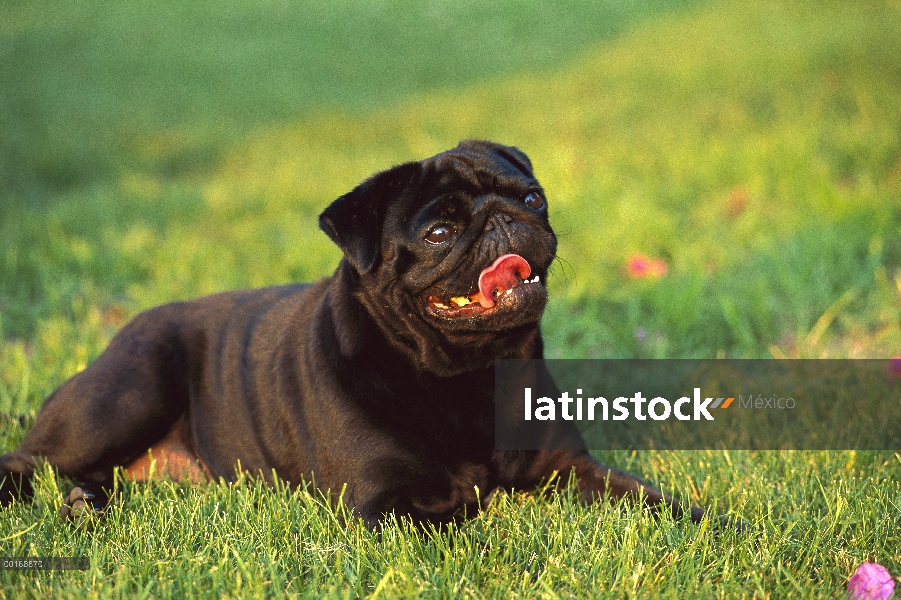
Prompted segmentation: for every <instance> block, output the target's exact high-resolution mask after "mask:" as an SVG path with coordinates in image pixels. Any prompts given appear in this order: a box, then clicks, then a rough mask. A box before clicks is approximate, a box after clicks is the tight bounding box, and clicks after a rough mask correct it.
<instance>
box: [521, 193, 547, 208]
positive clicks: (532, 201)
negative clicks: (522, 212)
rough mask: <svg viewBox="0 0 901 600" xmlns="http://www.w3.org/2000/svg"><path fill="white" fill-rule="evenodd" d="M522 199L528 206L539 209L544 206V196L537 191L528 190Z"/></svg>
mask: <svg viewBox="0 0 901 600" xmlns="http://www.w3.org/2000/svg"><path fill="white" fill-rule="evenodd" d="M522 201H523V202H524V203H525V205H526V206H528V207H529V208H534V209H539V208H541V207H542V206H544V198H542V197H541V194H539V193H538V192H529V193H528V194H526V197H525V198H523V200H522Z"/></svg>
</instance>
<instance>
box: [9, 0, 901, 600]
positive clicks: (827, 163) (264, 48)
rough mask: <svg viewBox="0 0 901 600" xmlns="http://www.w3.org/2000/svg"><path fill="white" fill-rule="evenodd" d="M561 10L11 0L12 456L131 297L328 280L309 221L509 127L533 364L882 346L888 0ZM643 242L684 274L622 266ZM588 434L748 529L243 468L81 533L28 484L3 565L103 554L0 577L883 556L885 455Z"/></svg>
mask: <svg viewBox="0 0 901 600" xmlns="http://www.w3.org/2000/svg"><path fill="white" fill-rule="evenodd" d="M570 4H571V6H570V8H569V10H562V9H559V10H552V9H551V8H549V7H551V6H554V7H556V5H547V6H545V5H544V4H539V3H534V5H532V4H531V3H516V4H515V5H513V7H511V15H510V16H509V17H504V18H502V17H501V13H500V12H498V11H497V9H494V8H490V9H489V8H485V7H483V6H482V5H481V4H476V3H455V4H450V3H447V4H442V3H432V4H429V5H426V4H422V5H417V6H416V7H413V8H407V5H406V4H400V3H375V2H373V3H367V4H361V5H355V6H354V7H353V9H351V8H350V4H347V5H338V4H332V5H329V6H330V8H325V5H322V6H320V5H313V4H312V3H310V4H308V5H293V4H287V3H286V4H281V3H276V2H258V3H246V2H245V3H237V2H223V3H212V2H197V3H190V4H185V5H183V4H178V3H171V2H164V3H156V4H154V5H153V6H150V5H148V6H146V7H143V6H142V7H137V6H131V5H125V4H120V3H107V2H100V3H91V4H89V3H79V2H65V3H48V2H43V1H35V2H7V3H5V4H3V6H2V7H0V79H2V82H3V83H2V85H0V240H2V241H3V245H2V248H0V336H2V341H0V344H2V345H0V413H2V417H0V418H2V420H0V451H6V450H7V449H11V448H13V447H15V445H16V444H17V443H18V441H19V440H20V439H21V437H22V435H24V431H25V429H24V428H23V423H24V424H25V425H28V424H30V422H31V420H32V419H33V415H34V413H35V411H36V409H37V408H38V407H39V406H40V403H41V402H42V401H43V399H44V398H45V397H46V396H47V395H48V394H49V393H50V392H52V390H53V389H55V387H56V386H58V385H59V384H60V383H62V382H63V381H64V380H65V379H66V378H67V377H69V376H71V375H72V374H74V373H75V372H77V371H78V370H80V369H82V368H84V366H86V365H87V364H88V363H89V362H90V361H91V360H93V359H94V358H96V357H97V356H98V354H99V353H100V352H101V351H102V349H103V348H104V347H105V345H106V343H107V342H108V341H109V339H110V338H111V336H112V335H113V334H114V333H115V332H116V331H117V330H118V329H119V328H120V327H121V326H122V325H123V324H124V322H125V321H126V320H127V319H128V318H130V317H131V316H133V315H134V314H136V313H137V312H139V311H140V310H143V309H145V308H148V307H150V306H153V305H155V304H159V303H162V302H167V301H170V300H175V299H183V298H190V297H195V296H198V295H202V294H206V293H210V292H215V291H219V290H223V289H230V288H237V287H246V286H260V285H268V284H275V283H282V282H287V281H302V280H310V279H314V278H316V277H320V276H323V275H327V274H329V273H330V272H331V271H332V270H333V269H334V267H335V265H336V263H337V261H338V259H339V257H340V253H339V252H338V251H337V249H335V248H334V247H333V246H332V245H331V244H330V242H329V241H328V239H327V238H326V236H325V235H323V234H322V233H321V232H319V231H318V228H317V226H316V215H317V214H318V213H319V211H321V210H322V208H323V207H324V206H326V205H327V204H328V203H329V202H330V201H331V200H332V199H333V198H335V197H337V196H338V195H340V194H341V193H343V192H345V191H347V190H348V189H350V188H351V187H353V186H354V185H355V184H356V183H357V182H358V181H360V180H361V179H362V178H364V177H366V176H367V175H369V174H371V173H372V172H374V171H377V170H380V169H383V168H385V167H387V166H389V165H391V164H393V163H397V162H401V161H405V160H411V159H418V158H423V157H425V156H428V155H430V154H433V153H435V152H438V151H440V150H443V149H446V148H448V147H450V146H453V145H455V144H456V143H457V142H458V141H459V140H460V139H462V138H465V137H484V138H489V139H495V140H497V141H500V142H505V143H509V144H514V145H517V146H519V147H520V148H522V149H523V150H524V151H526V152H527V153H528V154H529V156H530V157H531V158H532V160H533V163H534V164H535V168H536V173H537V175H538V177H539V179H540V180H541V181H542V183H543V184H544V185H545V187H546V189H547V191H548V196H549V202H550V207H551V219H552V223H553V225H554V227H555V229H556V230H557V232H558V233H559V235H560V249H559V255H560V259H559V260H558V261H557V262H556V263H555V265H554V269H553V272H552V274H551V278H550V281H549V285H550V290H551V294H552V298H551V304H550V308H549V310H548V313H547V314H546V316H545V319H544V322H543V327H544V331H545V335H546V338H547V346H548V353H549V355H551V356H555V357H655V358H664V357H714V356H723V357H770V356H773V357H782V356H789V357H807V358H813V357H837V358H844V357H852V358H857V357H860V358H863V357H873V358H880V357H887V356H892V355H897V354H901V328H899V323H901V95H899V94H898V93H897V90H899V89H901V61H899V60H898V52H897V49H898V48H899V47H901V5H899V4H898V2H897V1H894V2H892V1H886V2H879V1H875V0H874V1H861V2H853V3H847V2H846V3H842V2H809V3H808V2H802V1H798V2H794V3H790V4H789V3H779V2H737V1H728V0H718V1H715V2H712V3H693V2H692V3H688V2H685V3H682V6H680V7H677V8H673V9H670V10H664V8H663V3H651V4H650V5H647V6H644V5H642V6H639V5H638V4H631V3H626V4H621V3H610V4H607V5H604V6H602V7H601V8H596V7H595V6H594V3H588V2H575V1H573V2H571V3H570ZM637 254H643V255H647V256H649V257H653V258H659V259H662V260H663V261H665V262H666V264H667V266H668V272H667V274H666V275H665V276H664V277H661V278H656V279H651V278H648V279H636V278H631V277H629V276H628V275H627V271H626V265H627V262H628V261H629V259H630V257H633V256H634V255H637ZM20 416H21V417H22V418H21V419H20V418H19V417H20ZM598 456H599V458H600V459H602V460H603V461H605V462H607V463H610V464H614V465H616V466H618V467H620V468H623V469H626V470H628V471H630V472H634V473H636V474H637V475H640V476H643V477H645V478H647V479H648V480H649V481H651V482H654V483H655V484H659V485H662V486H663V487H664V488H665V489H667V490H670V491H673V492H676V493H681V494H684V495H686V496H689V497H691V498H692V499H693V500H694V501H696V502H699V503H701V504H703V505H706V506H711V507H713V508H715V509H716V510H718V511H720V512H723V513H731V514H735V515H738V516H740V517H741V518H743V519H744V520H745V521H747V522H749V523H751V524H752V525H753V530H754V534H753V535H746V536H735V535H733V534H731V533H728V532H727V533H714V532H712V531H710V529H709V528H708V527H707V526H706V525H702V526H700V527H695V526H691V525H690V524H686V523H681V522H672V521H669V520H664V521H662V522H656V521H653V520H652V519H650V518H649V516H648V515H647V514H645V513H643V512H642V511H640V510H634V509H632V508H630V507H624V506H613V505H610V504H603V503H601V504H597V505H593V506H590V507H584V506H580V505H575V504H573V503H572V502H571V501H570V500H569V499H568V498H567V497H566V494H561V495H553V496H551V497H549V498H544V497H537V496H533V495H528V494H524V493H521V492H517V493H514V494H498V495H497V496H495V497H494V498H493V499H492V502H491V504H490V505H489V507H488V508H487V509H486V510H485V512H484V514H482V515H478V516H476V518H474V519H472V520H470V521H467V522H466V523H464V524H462V525H460V526H459V527H456V528H453V529H451V530H449V531H446V532H440V533H426V534H423V533H419V532H415V531H412V530H410V528H409V526H408V524H406V523H403V522H402V523H399V524H389V525H388V526H387V527H386V529H385V530H384V532H382V534H381V535H376V534H373V533H371V532H368V531H365V530H362V529H361V528H360V527H359V525H358V524H356V523H353V522H351V523H349V524H348V523H347V519H346V513H345V512H343V510H342V509H341V508H340V507H339V508H333V507H332V508H330V507H327V506H325V505H323V504H322V503H321V502H320V501H319V500H318V499H317V497H316V496H315V495H310V494H307V493H305V492H303V491H289V490H284V489H281V488H279V489H275V490H271V489H267V488H264V487H261V486H260V485H259V484H258V483H257V482H255V481H246V482H244V483H242V484H241V485H236V486H229V485H225V484H221V485H215V484H211V485H204V486H198V487H196V488H189V487H185V486H181V485H177V484H172V483H157V484H152V485H148V486H131V485H125V486H124V487H123V489H122V493H123V496H122V498H121V501H120V502H118V503H117V504H116V505H115V507H114V508H113V509H111V512H110V513H109V514H108V516H107V517H106V518H105V519H104V521H103V522H100V523H97V524H96V525H95V526H93V527H85V528H74V527H72V526H70V525H68V524H66V523H63V522H61V521H59V520H58V519H57V518H56V516H55V514H56V510H57V509H58V505H59V502H60V500H61V497H60V496H61V495H60V493H59V489H60V488H62V487H64V486H65V482H63V481H58V480H57V478H56V477H55V476H54V475H53V474H52V473H50V472H44V473H43V475H42V478H41V485H40V486H39V491H38V493H37V497H36V500H35V501H34V502H33V503H31V502H30V503H25V504H21V503H19V504H14V505H13V506H11V507H8V508H4V509H2V518H0V555H7V556H9V555H15V556H24V555H72V554H81V553H83V554H87V555H89V556H91V557H92V568H91V570H90V571H88V572H85V573H78V572H55V573H39V574H34V573H13V572H0V582H2V583H0V597H6V596H9V597H13V596H19V595H53V596H75V595H85V594H86V595H88V596H89V597H111V596H127V597H132V596H134V595H140V594H144V595H148V596H151V597H160V596H165V597H169V596H171V597H180V596H182V595H184V594H194V595H230V596H235V597H238V596H247V595H250V596H266V595H278V594H280V593H282V592H284V591H287V592H288V593H291V594H299V595H305V594H310V595H337V596H364V595H378V596H387V597H393V596H398V595H417V594H423V595H428V596H445V597H449V596H459V595H468V596H477V597H479V596H488V597H497V596H509V595H511V594H515V595H524V596H547V597H553V596H557V595H559V596H579V597H581V596H586V595H588V596H611V597H622V596H633V597H647V596H653V595H661V596H668V597H686V596H702V597H726V596H743V595H744V596H747V597H768V596H769V597H785V596H791V597H820V596H827V597H828V596H838V595H841V590H842V589H843V588H844V586H845V585H846V583H847V579H848V577H849V576H850V574H851V573H852V572H853V570H854V568H855V567H856V566H857V564H859V563H860V562H863V561H865V560H875V561H878V562H880V563H882V564H884V565H886V566H887V567H888V568H889V570H890V571H891V572H892V573H893V574H895V575H901V554H899V550H898V549H899V548H901V539H899V531H901V506H899V498H901V484H899V481H901V455H899V454H898V453H893V452H853V451H844V452H786V453H777V452H753V453H752V452H729V453H726V452H713V451H710V452H639V453H627V452H606V453H600V454H599V455H598ZM32 526H33V527H32Z"/></svg>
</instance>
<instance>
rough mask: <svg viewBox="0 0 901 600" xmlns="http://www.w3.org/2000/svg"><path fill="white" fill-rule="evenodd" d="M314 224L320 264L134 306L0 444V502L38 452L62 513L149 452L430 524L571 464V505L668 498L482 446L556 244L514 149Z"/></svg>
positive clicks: (17, 491) (386, 178)
mask: <svg viewBox="0 0 901 600" xmlns="http://www.w3.org/2000/svg"><path fill="white" fill-rule="evenodd" d="M319 224H320V227H321V228H322V230H323V231H324V232H325V233H326V234H327V235H328V236H329V237H330V238H331V239H332V240H333V241H334V242H335V244H337V245H338V247H339V248H340V249H341V250H342V251H343V254H344V256H343V258H342V259H341V261H340V263H339V265H338V268H337V270H336V271H335V273H334V275H333V276H332V277H328V278H324V279H321V280H319V281H318V282H316V283H312V284H296V285H283V286H278V287H269V288H264V289H259V290H245V291H231V292H225V293H221V294H217V295H214V296H209V297H205V298H201V299H197V300H192V301H187V302H176V303H172V304H166V305H163V306H160V307H157V308H153V309H151V310H148V311H146V312H144V313H142V314H139V315H138V316H137V317H135V318H134V319H133V320H132V321H131V322H130V323H129V324H127V325H126V326H125V327H124V328H123V329H122V330H121V331H120V332H119V333H118V334H117V335H116V336H115V337H114V338H113V340H112V341H111V342H110V344H109V347H108V348H107V349H106V350H105V351H104V352H103V354H102V355H101V356H100V357H99V358H98V359H97V360H96V361H95V362H94V363H93V364H92V365H90V366H89V367H88V368H87V369H85V370H84V371H82V372H81V373H79V374H77V375H75V376H74V377H72V378H71V379H70V380H68V381H67V382H66V383H64V384H63V385H62V386H61V387H60V388H59V389H58V390H57V391H56V392H54V393H53V394H52V395H51V396H50V397H49V398H48V399H47V400H46V402H45V403H44V405H43V407H42V408H41V410H40V412H39V414H38V416H37V420H36V422H35V424H34V426H33V427H32V428H31V430H30V431H29V432H28V433H27V435H26V436H25V438H24V440H23V441H22V443H21V445H20V446H19V447H18V448H17V449H16V450H15V451H13V452H11V453H9V454H6V455H4V456H2V457H0V478H2V479H3V483H2V488H0V499H2V500H3V501H5V502H9V501H10V500H11V499H12V498H13V497H15V496H17V495H27V494H28V493H29V492H30V483H29V477H30V476H31V475H32V473H33V471H34V469H35V468H36V467H37V466H38V465H39V464H40V462H41V461H46V462H48V463H49V464H50V465H52V466H53V467H55V468H56V469H57V470H58V472H59V473H60V474H62V475H66V476H68V477H70V478H72V479H73V480H75V481H76V482H79V485H78V487H76V488H75V489H74V490H72V492H71V493H70V494H69V495H68V496H67V497H66V498H65V501H64V505H63V509H62V512H63V514H64V515H68V516H70V517H75V516H78V515H80V514H82V513H83V512H84V511H86V510H94V504H96V505H97V506H98V507H102V505H103V504H104V501H103V500H101V498H103V497H105V495H106V494H107V490H108V489H109V488H110V486H111V485H112V482H113V476H114V469H115V468H116V467H117V466H118V467H124V468H125V473H126V474H127V475H128V476H130V477H132V478H133V479H135V480H139V481H141V480H146V479H147V478H148V477H149V475H150V471H151V456H152V459H153V460H154V461H155V467H154V468H156V470H157V472H161V473H162V474H163V475H167V476H169V477H173V478H176V479H188V480H191V481H195V482H196V481H202V480H209V479H217V478H224V479H226V480H230V479H233V478H234V477H235V473H236V471H235V468H236V465H238V464H240V466H241V468H243V469H244V470H245V471H248V472H252V473H260V474H262V476H263V477H270V476H271V474H272V473H275V474H277V476H278V477H279V478H281V479H282V480H285V481H288V482H291V483H292V484H295V485H297V484H299V483H300V482H302V481H307V482H310V481H314V482H315V485H316V486H317V487H318V488H319V489H321V490H322V491H323V492H325V493H332V494H335V493H336V492H337V491H340V490H342V489H344V490H345V492H344V501H345V502H347V503H349V505H350V506H352V507H353V510H354V514H355V515H357V516H359V517H360V518H361V519H362V520H363V521H364V522H365V523H366V524H367V525H368V526H370V527H373V528H377V527H378V525H379V523H380V521H381V520H382V519H383V518H384V517H385V516H386V515H388V514H390V513H394V514H395V515H397V516H407V517H409V518H411V519H412V520H413V521H414V522H416V523H419V524H425V523H433V524H437V525H440V524H443V523H447V522H450V521H454V520H457V519H459V518H461V517H462V516H463V515H466V514H469V515H472V514H474V513H476V512H477V511H478V509H479V508H480V506H479V505H480V502H482V501H483V500H484V498H485V497H487V496H488V495H489V493H490V492H491V491H493V490H496V489H499V488H506V489H512V488H516V489H519V490H522V489H530V488H535V487H536V486H539V485H541V484H542V483H543V482H547V481H548V480H551V479H553V478H554V477H555V475H556V474H561V475H564V476H565V475H566V474H570V473H574V474H575V477H576V479H577V481H578V486H579V492H580V494H581V496H582V498H583V499H584V500H585V501H592V500H595V499H598V498H602V497H609V498H613V499H616V498H622V497H627V498H630V499H634V500H636V501H637V500H639V499H640V500H641V502H643V503H645V504H646V505H648V506H649V507H651V508H653V509H655V510H658V511H659V510H667V511H669V512H671V513H672V514H673V515H674V516H676V517H679V516H681V515H682V514H683V508H682V506H681V504H680V503H678V502H676V501H674V500H673V499H671V498H669V497H667V496H664V495H663V494H662V493H661V492H660V491H658V490H657V489H655V488H653V487H651V486H649V485H646V484H645V483H643V482H641V481H639V480H638V479H636V478H635V477H632V476H631V475H628V474H626V473H623V472H621V471H618V470H615V469H611V468H609V467H605V466H603V465H601V464H599V463H597V462H596V461H595V460H594V459H592V458H591V456H590V455H589V454H588V452H587V451H586V450H585V449H584V447H576V448H575V449H571V450H561V449H559V448H558V449H553V448H549V449H547V450H533V451H502V450H496V449H495V447H494V420H495V413H494V411H495V407H494V397H493V393H494V383H495V382H494V377H495V373H494V362H495V360H497V359H504V358H527V359H528V358H541V357H542V354H543V344H542V338H541V332H540V328H539V321H540V319H541V316H542V313H543V311H544V308H545V305H546V303H547V299H548V293H547V288H546V287H545V285H546V282H547V274H548V268H549V267H550V266H551V262H552V261H553V260H554V258H555V255H556V249H557V238H556V237H555V235H554V232H553V230H552V229H551V226H550V223H549V221H548V204H547V199H546V197H545V192H544V190H543V189H542V187H541V186H540V185H539V183H538V181H537V180H536V179H535V176H534V174H533V170H532V164H531V162H530V161H529V158H528V157H527V156H526V155H525V154H524V153H523V152H521V151H520V150H518V149H516V148H513V147H509V146H503V145H499V144H496V143H492V142H486V141H475V140H468V141H464V142H461V143H460V144H459V145H458V146H457V147H455V148H453V149H451V150H448V151H446V152H443V153H441V154H438V155H436V156H433V157H431V158H428V159H425V160H422V161H420V162H409V163H406V164H401V165H399V166H395V167H393V168H391V169H388V170H386V171H383V172H380V173H377V174H375V175H373V176H372V177H370V178H369V179H367V180H366V181H364V182H363V183H361V184H360V185H358V186H357V187H356V188H355V189H353V190H352V191H351V192H349V193H347V194H345V195H343V196H341V197H340V198H338V199H337V200H335V201H334V202H333V203H332V204H331V205H330V206H328V207H327V208H326V209H325V210H324V212H323V213H322V214H321V215H320V217H319ZM562 479H565V477H564V478H562ZM345 486H346V487H345ZM480 491H481V494H480V493H479V492H480ZM688 512H689V514H690V517H691V518H692V520H693V521H696V522H697V521H699V520H700V519H701V518H702V515H703V511H702V510H701V509H700V508H698V507H696V506H692V507H690V509H689V511H688Z"/></svg>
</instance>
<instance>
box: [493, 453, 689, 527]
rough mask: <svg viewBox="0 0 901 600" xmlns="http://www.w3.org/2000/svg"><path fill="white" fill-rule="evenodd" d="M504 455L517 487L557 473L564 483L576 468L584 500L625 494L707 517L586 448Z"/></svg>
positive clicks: (652, 504) (653, 507) (662, 507)
mask: <svg viewBox="0 0 901 600" xmlns="http://www.w3.org/2000/svg"><path fill="white" fill-rule="evenodd" d="M502 455H503V458H502V460H501V461H500V462H501V463H502V465H503V466H502V469H501V470H502V473H503V472H505V471H506V477H504V478H505V479H507V480H508V481H509V482H510V484H512V486H513V487H516V488H517V489H523V488H524V487H526V486H529V487H534V486H537V485H540V484H541V482H543V481H548V480H549V479H550V478H552V477H554V476H555V474H556V475H557V477H558V481H559V482H560V483H561V484H565V483H566V480H567V478H568V476H569V474H570V473H573V472H574V473H575V476H576V479H577V482H578V485H579V491H580V493H581V496H582V500H583V501H585V502H594V501H596V500H598V499H602V498H610V499H611V500H617V499H619V498H625V499H627V500H630V501H632V502H639V501H640V502H641V503H642V504H643V505H645V506H647V507H648V508H649V509H651V510H653V511H656V512H661V511H667V512H669V513H670V514H672V515H673V517H675V518H681V517H682V516H683V515H684V514H685V513H686V508H688V511H687V512H688V514H690V516H691V520H692V521H693V522H695V523H698V522H700V521H701V519H702V518H703V517H704V510H703V509H702V508H700V507H698V506H694V505H691V506H690V508H689V507H686V506H685V505H683V504H682V503H681V502H678V501H677V500H675V499H673V498H671V497H670V496H668V495H666V494H664V493H662V492H661V491H660V490H658V489H657V488H655V487H653V486H650V485H648V484H646V483H644V482H642V481H641V480H639V479H638V478H636V477H634V476H632V475H629V474H628V473H624V472H623V471H620V470H618V469H612V468H610V467H607V466H605V465H602V464H600V463H599V462H597V461H596V460H594V459H593V458H592V457H591V455H589V454H588V452H587V451H584V450H576V451H573V450H541V451H518V452H516V451H514V452H504V453H502ZM508 485H509V484H508Z"/></svg>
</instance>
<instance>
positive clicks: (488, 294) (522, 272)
mask: <svg viewBox="0 0 901 600" xmlns="http://www.w3.org/2000/svg"><path fill="white" fill-rule="evenodd" d="M531 273H532V269H531V267H529V263H528V262H526V259H524V258H523V257H521V256H519V255H518V254H504V255H503V256H501V257H500V258H498V259H497V260H496V261H494V264H492V265H491V266H490V267H488V268H487V269H485V270H484V271H482V273H481V274H480V275H479V293H478V294H475V295H473V297H472V298H473V300H478V302H479V304H481V305H482V306H484V307H485V308H491V307H492V306H494V292H495V290H497V292H498V294H501V293H503V292H505V291H507V290H509V289H510V288H512V287H513V286H515V285H516V284H517V283H519V281H518V280H517V278H516V276H517V275H519V278H520V279H526V278H527V277H528V276H529V275H530V274H531Z"/></svg>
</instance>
